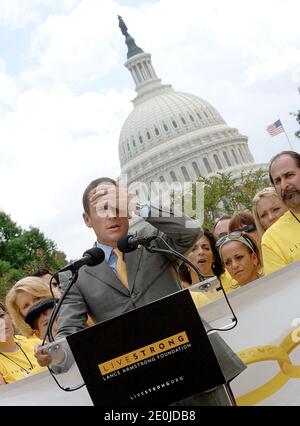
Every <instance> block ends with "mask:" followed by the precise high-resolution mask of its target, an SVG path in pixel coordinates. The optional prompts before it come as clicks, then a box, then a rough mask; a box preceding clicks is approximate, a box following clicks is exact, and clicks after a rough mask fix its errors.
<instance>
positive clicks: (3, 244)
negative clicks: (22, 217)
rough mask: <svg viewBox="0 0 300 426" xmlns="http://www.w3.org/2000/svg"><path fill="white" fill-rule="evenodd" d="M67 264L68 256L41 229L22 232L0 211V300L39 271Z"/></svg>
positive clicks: (54, 268)
mask: <svg viewBox="0 0 300 426" xmlns="http://www.w3.org/2000/svg"><path fill="white" fill-rule="evenodd" d="M66 263H67V260H66V256H65V254H64V253H63V252H60V251H58V250H57V249H56V244H55V243H54V242H53V241H52V240H50V239H48V238H46V237H45V236H44V234H43V233H42V232H41V231H40V230H39V229H38V228H35V227H30V228H29V230H25V229H22V228H21V227H19V226H18V225H17V224H16V223H15V222H13V221H12V219H11V218H10V216H9V215H7V214H6V213H4V212H0V300H1V299H3V298H4V296H5V294H6V293H7V291H8V289H9V288H10V287H11V286H12V285H13V284H14V283H15V282H16V281H17V280H18V279H20V278H22V277H24V276H26V275H30V274H32V273H33V272H34V271H35V270H37V269H40V268H47V269H49V270H53V271H55V270H57V269H59V268H60V267H62V266H63V265H65V264H66Z"/></svg>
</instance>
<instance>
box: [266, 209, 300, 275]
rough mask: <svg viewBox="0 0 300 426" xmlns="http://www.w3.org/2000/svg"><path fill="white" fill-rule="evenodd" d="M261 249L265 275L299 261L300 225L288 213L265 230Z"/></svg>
mask: <svg viewBox="0 0 300 426" xmlns="http://www.w3.org/2000/svg"><path fill="white" fill-rule="evenodd" d="M296 217H297V218H298V219H299V220H300V214H297V215H296ZM261 247H262V256H263V264H264V272H265V275H268V274H270V273H271V272H274V271H276V270H277V269H280V268H283V267H284V266H286V265H289V264H290V263H293V262H295V261H297V260H300V223H299V222H298V221H297V219H296V218H295V217H294V216H293V215H292V213H291V212H290V211H287V212H286V213H285V214H284V215H283V216H281V217H280V218H279V219H278V220H277V222H275V223H274V224H273V225H272V226H271V227H270V228H269V229H267V230H266V232H265V233H264V234H263V236H262V241H261Z"/></svg>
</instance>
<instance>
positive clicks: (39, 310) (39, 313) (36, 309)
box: [25, 299, 57, 340]
mask: <svg viewBox="0 0 300 426" xmlns="http://www.w3.org/2000/svg"><path fill="white" fill-rule="evenodd" d="M56 301H57V299H44V300H39V301H38V302H37V303H34V305H32V306H31V308H30V309H29V311H28V312H27V315H26V317H25V322H26V323H27V324H28V325H29V326H30V327H31V328H32V330H33V331H34V334H35V335H36V336H37V337H38V338H39V339H41V340H43V339H44V337H45V334H46V330H47V326H48V321H49V319H50V316H51V313H52V311H53V308H54V305H55V302H56ZM56 332H57V321H55V322H54V324H53V327H52V334H53V336H55V334H56Z"/></svg>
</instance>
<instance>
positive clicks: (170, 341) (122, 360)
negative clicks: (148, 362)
mask: <svg viewBox="0 0 300 426" xmlns="http://www.w3.org/2000/svg"><path fill="white" fill-rule="evenodd" d="M186 343H189V339H188V337H187V334H186V332H185V331H182V332H181V333H178V334H174V336H170V337H167V338H166V339H163V340H159V341H157V342H154V343H151V344H150V345H148V346H144V347H143V348H140V349H136V350H134V351H132V352H128V353H127V354H124V355H120V356H118V357H116V358H113V359H111V360H109V361H106V362H104V363H102V364H99V365H98V367H99V369H100V372H101V374H102V376H105V375H107V374H109V373H112V372H113V371H116V370H120V369H121V368H124V367H128V366H129V365H132V364H135V363H136V362H139V361H143V360H144V359H147V358H151V357H152V356H155V355H158V354H160V353H163V352H166V351H169V350H170V349H173V348H177V347H178V346H182V345H184V344H186Z"/></svg>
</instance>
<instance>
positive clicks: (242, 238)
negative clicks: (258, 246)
mask: <svg viewBox="0 0 300 426" xmlns="http://www.w3.org/2000/svg"><path fill="white" fill-rule="evenodd" d="M249 226H250V225H249ZM230 241H239V242H241V243H243V244H245V245H246V246H247V247H249V248H250V250H251V251H252V252H253V253H255V247H254V245H253V242H252V241H251V239H250V238H249V237H247V235H245V234H244V233H243V232H242V231H234V232H231V233H230V234H227V235H224V237H221V238H219V239H218V241H217V242H216V245H215V247H216V249H217V250H218V251H219V252H220V249H221V248H222V247H223V245H224V244H226V243H228V242H230Z"/></svg>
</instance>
